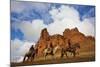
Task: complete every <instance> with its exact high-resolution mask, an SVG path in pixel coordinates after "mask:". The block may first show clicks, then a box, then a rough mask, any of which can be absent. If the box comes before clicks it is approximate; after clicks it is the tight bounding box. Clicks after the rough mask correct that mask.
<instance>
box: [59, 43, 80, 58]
mask: <svg viewBox="0 0 100 67" xmlns="http://www.w3.org/2000/svg"><path fill="white" fill-rule="evenodd" d="M77 49H80V45H79V43H75V44H74V45H71V46H70V47H66V48H62V49H61V57H63V56H64V55H66V56H67V52H70V53H71V54H73V57H75V56H76V50H77ZM78 54H79V53H78ZM67 57H68V56H67Z"/></svg>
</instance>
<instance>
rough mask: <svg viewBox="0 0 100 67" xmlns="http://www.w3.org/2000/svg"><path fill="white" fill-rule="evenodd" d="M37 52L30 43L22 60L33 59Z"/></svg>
mask: <svg viewBox="0 0 100 67" xmlns="http://www.w3.org/2000/svg"><path fill="white" fill-rule="evenodd" d="M36 54H37V49H35V48H34V46H33V45H32V46H31V47H30V49H29V52H27V53H26V54H25V56H24V59H23V62H24V61H26V58H27V61H32V60H34V57H35V55H36Z"/></svg>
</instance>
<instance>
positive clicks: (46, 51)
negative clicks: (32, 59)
mask: <svg viewBox="0 0 100 67" xmlns="http://www.w3.org/2000/svg"><path fill="white" fill-rule="evenodd" d="M58 49H60V46H56V47H53V48H51V47H50V48H48V47H47V48H45V49H44V51H43V53H44V56H45V59H46V56H47V55H51V56H54V54H55V53H56V52H57V50H58Z"/></svg>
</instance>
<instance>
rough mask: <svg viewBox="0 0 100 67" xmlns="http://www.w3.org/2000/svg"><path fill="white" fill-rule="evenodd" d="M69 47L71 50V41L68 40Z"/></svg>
mask: <svg viewBox="0 0 100 67" xmlns="http://www.w3.org/2000/svg"><path fill="white" fill-rule="evenodd" d="M68 47H69V48H71V43H70V39H69V40H68Z"/></svg>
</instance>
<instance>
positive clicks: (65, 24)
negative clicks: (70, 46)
mask: <svg viewBox="0 0 100 67" xmlns="http://www.w3.org/2000/svg"><path fill="white" fill-rule="evenodd" d="M49 12H50V14H51V17H52V19H53V20H54V22H53V23H51V24H49V25H45V24H44V23H43V20H40V19H36V20H33V21H32V22H28V21H23V22H21V23H19V25H18V24H16V25H17V27H18V28H20V30H21V31H22V32H23V33H24V37H25V39H26V40H30V41H37V40H38V38H39V37H40V32H41V30H42V29H43V28H45V27H46V28H47V29H48V31H49V33H50V34H51V35H52V34H57V33H58V34H62V32H63V31H64V30H65V28H70V29H71V28H74V27H77V28H78V29H79V31H80V32H82V33H84V34H85V35H92V36H94V24H93V23H94V20H95V19H94V17H92V18H91V17H90V18H84V19H83V21H80V16H79V13H78V11H77V10H76V9H74V8H73V7H71V6H64V5H62V6H61V7H60V8H58V9H57V8H52V10H50V11H49ZM92 22H93V23H92Z"/></svg>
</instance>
